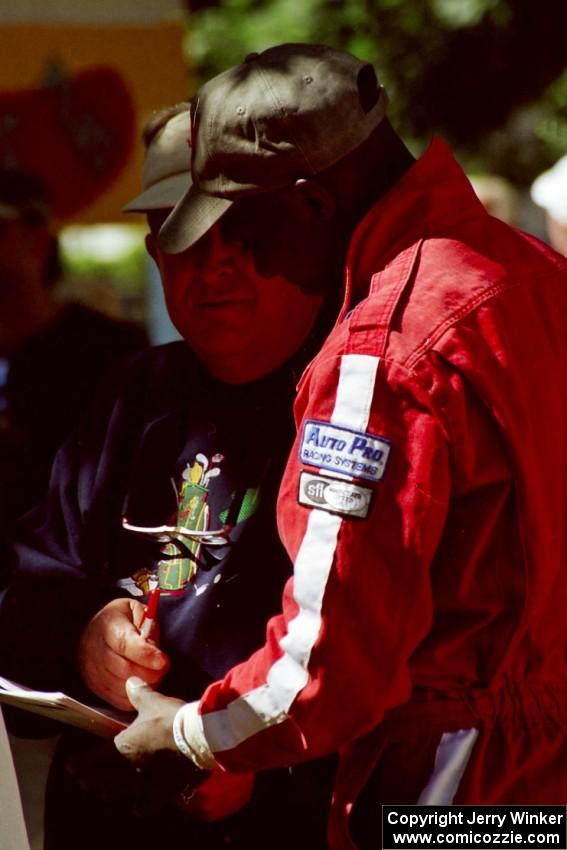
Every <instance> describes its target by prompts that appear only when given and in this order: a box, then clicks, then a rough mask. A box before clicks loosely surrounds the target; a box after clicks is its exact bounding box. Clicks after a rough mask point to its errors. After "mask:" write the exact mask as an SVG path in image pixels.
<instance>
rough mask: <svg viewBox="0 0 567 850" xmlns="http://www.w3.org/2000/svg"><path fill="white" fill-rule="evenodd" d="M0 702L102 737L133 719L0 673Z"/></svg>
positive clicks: (115, 732)
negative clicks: (4, 676)
mask: <svg viewBox="0 0 567 850" xmlns="http://www.w3.org/2000/svg"><path fill="white" fill-rule="evenodd" d="M0 702H3V703H7V704H9V705H13V706H15V707H16V708H21V709H24V710H25V711H31V712H33V713H34V714H41V715H43V716H44V717H50V718H51V719H52V720H59V721H60V722H61V723H67V724H69V725H71V726H78V727H79V728H80V729H85V730H86V731H87V732H92V733H93V734H95V735H100V736H102V737H104V738H113V737H114V736H115V735H117V734H118V732H120V731H121V730H122V729H125V728H126V727H127V726H128V724H129V723H130V721H131V720H132V718H133V716H134V715H133V714H132V715H128V714H126V713H125V712H120V711H115V710H114V709H111V708H102V707H98V706H97V707H95V706H91V705H85V703H82V702H79V701H78V700H76V699H73V697H70V696H67V694H64V693H61V692H60V691H34V690H32V689H31V688H26V687H25V686H24V685H19V684H17V682H12V681H10V679H4V678H3V677H2V676H0Z"/></svg>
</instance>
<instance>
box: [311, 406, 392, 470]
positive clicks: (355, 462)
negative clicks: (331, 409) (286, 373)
mask: <svg viewBox="0 0 567 850" xmlns="http://www.w3.org/2000/svg"><path fill="white" fill-rule="evenodd" d="M390 449H391V446H390V443H389V442H388V441H387V440H385V439H384V438H383V437H378V436H376V435H375V434H369V433H368V432H366V431H354V430H352V429H351V428H341V426H340V425H332V424H331V423H330V422H319V421H318V420H316V419H306V420H305V423H304V426H303V433H302V435H301V443H300V446H299V458H300V460H301V461H302V463H305V464H307V465H308V466H317V467H319V469H327V470H329V471H330V472H337V473H339V474H341V475H350V476H352V477H353V478H364V479H366V480H367V481H381V480H382V478H383V477H384V472H385V470H386V464H387V462H388V457H389V454H390Z"/></svg>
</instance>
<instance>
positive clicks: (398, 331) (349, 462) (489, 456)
mask: <svg viewBox="0 0 567 850" xmlns="http://www.w3.org/2000/svg"><path fill="white" fill-rule="evenodd" d="M566 271H567V263H566V262H565V261H564V260H563V258H561V257H559V256H558V255H557V254H555V253H554V252H553V251H551V250H550V249H548V248H547V247H546V246H544V245H543V244H541V243H539V242H538V241H537V240H536V239H534V238H532V237H528V236H526V235H525V234H523V233H521V232H519V231H515V230H513V229H511V228H509V227H508V226H506V225H505V224H503V223H502V222H499V221H497V220H496V219H494V218H492V217H490V216H489V215H488V214H487V213H486V212H485V210H484V209H483V207H482V206H481V204H480V202H479V201H478V200H477V198H476V196H475V195H474V193H473V190H472V188H471V187H470V184H469V183H468V181H467V180H466V178H465V176H464V175H463V173H462V171H461V170H460V168H459V166H458V165H457V163H456V162H455V161H454V159H453V158H452V156H451V154H450V153H449V151H448V150H447V149H446V147H445V145H444V144H443V143H442V142H440V141H435V142H434V143H433V145H432V146H431V148H430V149H429V150H428V152H427V153H426V154H425V155H424V156H423V157H422V158H421V159H420V160H418V162H417V163H416V164H415V165H414V166H413V167H412V168H411V169H410V170H409V171H408V172H407V173H406V174H405V175H404V177H403V178H402V179H401V180H400V181H399V182H398V183H397V184H396V185H395V187H394V188H393V189H392V190H391V191H390V192H389V193H388V194H387V195H386V196H384V197H383V198H382V199H381V200H380V201H379V202H378V203H377V204H376V205H375V206H374V207H373V208H372V209H371V210H370V212H369V213H368V214H367V215H366V217H365V218H364V219H363V220H362V221H361V222H360V224H359V226H358V228H357V230H356V232H355V234H354V237H353V240H352V243H351V246H350V249H349V254H348V258H347V267H346V300H345V306H344V308H343V310H342V313H341V316H340V317H339V320H338V322H337V324H336V326H335V328H334V330H333V331H332V332H331V334H330V336H329V337H328V339H327V341H326V343H325V345H324V346H323V348H322V350H321V351H320V353H319V354H318V356H317V357H316V359H315V360H314V361H313V362H312V363H311V365H310V366H309V367H308V369H307V371H306V372H305V373H304V375H303V377H302V379H301V383H300V385H299V390H298V396H297V401H296V407H295V415H296V420H297V424H298V435H297V440H296V443H295V447H294V450H293V453H292V455H291V457H290V460H289V462H288V466H287V469H286V472H285V476H284V479H283V483H282V486H281V492H280V499H279V528H280V533H281V537H282V539H283V541H284V544H285V546H286V548H287V550H288V552H289V553H290V555H291V557H292V559H293V560H294V565H295V567H294V577H293V578H292V579H291V580H290V581H289V583H288V585H287V587H286V591H285V594H284V599H283V611H282V614H281V615H280V616H277V617H275V618H274V619H272V620H271V621H270V623H269V624H268V629H267V638H266V643H265V645H264V646H263V648H261V649H260V650H259V651H257V652H256V653H255V654H254V655H252V656H251V657H250V658H249V660H247V661H246V662H244V663H242V664H240V665H238V666H236V667H234V668H233V669H232V670H231V671H230V672H229V673H228V675H227V676H226V677H225V678H224V679H223V680H222V681H219V682H217V683H215V684H213V685H211V686H210V687H209V688H208V690H207V691H206V692H205V694H204V697H203V699H202V700H201V703H200V706H199V712H200V717H198V718H197V720H196V721H195V717H197V715H196V714H195V709H194V708H193V715H192V717H193V720H191V712H188V713H187V718H186V720H185V733H186V736H187V737H188V739H189V740H191V736H192V735H193V737H194V740H195V741H196V742H197V739H198V737H199V735H200V734H201V733H202V735H204V739H203V738H201V740H200V746H201V749H203V748H206V747H208V748H210V751H211V752H212V753H213V755H214V757H215V759H216V760H217V761H218V762H220V763H221V764H222V765H223V766H225V767H226V768H227V769H229V770H248V769H253V770H257V769H261V768H268V767H274V766H276V765H284V764H291V763H293V762H297V761H300V760H302V759H306V758H310V757H314V756H319V755H320V754H322V753H327V752H330V751H333V750H338V751H339V753H340V757H341V761H340V767H339V773H338V776H337V783H336V789H335V800H334V813H333V815H332V818H331V829H330V842H331V846H332V847H333V848H347V847H352V846H354V845H352V843H351V840H350V839H349V837H348V833H347V829H346V815H348V813H349V812H350V809H351V806H352V802H353V800H354V799H355V797H356V795H357V793H358V792H359V790H360V788H361V787H362V786H363V784H364V783H365V782H366V780H367V778H368V776H369V775H370V774H371V773H372V772H373V777H374V779H373V782H374V784H373V788H374V789H375V794H376V799H375V805H376V812H377V814H376V817H377V818H378V816H379V815H378V812H379V804H380V803H384V802H393V803H402V802H406V803H416V802H419V803H437V804H443V803H451V802H459V803H475V804H482V803H492V804H497V803H516V804H522V803H542V804H543V803H549V804H551V803H557V804H560V803H565V802H566V801H567V770H566V769H565V765H566V764H567V736H566V730H567V672H566V670H565V656H566V651H567V616H566V611H567V575H566V569H567V546H566V535H567V515H566V513H567V511H566V506H567V493H566V486H567V473H566V463H567V392H566V390H567V275H566ZM361 290H363V291H364V293H365V297H362V298H360V296H359V297H358V300H357V298H356V296H357V293H360V292H361ZM353 302H354V303H355V306H354V308H353V309H351V304H352V303H353ZM199 725H200V730H199V729H198V727H199ZM195 746H196V747H197V743H195Z"/></svg>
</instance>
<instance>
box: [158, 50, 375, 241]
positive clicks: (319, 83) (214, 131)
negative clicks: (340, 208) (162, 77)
mask: <svg viewBox="0 0 567 850" xmlns="http://www.w3.org/2000/svg"><path fill="white" fill-rule="evenodd" d="M386 104H387V97H386V93H385V90H384V88H383V86H381V85H380V84H379V83H378V80H377V78H376V74H375V71H374V68H373V67H372V65H369V64H368V63H365V62H361V61H360V60H359V59H356V58H355V57H354V56H351V55H350V54H348V53H344V52H343V51H340V50H335V49H333V48H330V47H325V46H324V45H320V44H283V45H280V46H278V47H272V48H269V49H268V50H265V51H264V52H263V53H252V54H251V55H249V56H247V57H246V59H245V60H244V62H242V63H241V64H240V65H237V66H235V67H234V68H231V69H230V70H228V71H225V72H224V73H222V74H219V75H218V76H217V77H214V78H213V79H212V80H209V82H207V83H205V85H204V86H202V87H201V89H200V90H199V91H198V93H197V95H196V97H195V98H194V100H193V107H192V128H191V134H192V136H193V160H192V173H193V183H194V185H193V186H192V187H191V188H190V189H189V190H188V191H187V192H186V193H185V194H184V196H183V197H182V198H181V200H180V201H179V203H177V205H176V206H175V208H174V209H173V211H172V213H171V214H170V215H169V216H168V218H167V219H166V221H165V222H164V224H163V225H162V228H161V230H160V233H159V236H158V240H159V243H160V245H161V247H162V248H163V249H164V250H165V251H167V252H169V253H174V254H175V253H178V252H180V251H184V250H185V249H187V248H189V247H190V246H191V245H193V244H194V243H195V242H196V241H197V240H198V239H200V238H201V236H203V235H204V234H205V233H206V232H207V230H209V228H211V227H212V225H213V224H214V223H215V222H216V221H217V220H218V219H219V218H220V217H221V216H222V215H223V214H224V213H225V212H226V211H227V210H228V209H229V208H230V206H231V205H232V204H233V203H234V201H236V200H238V199H239V198H242V197H244V196H246V195H251V194H255V193H259V192H270V191H274V190H276V189H281V188H283V187H285V186H289V185H291V184H292V183H293V182H294V181H295V180H298V179H300V178H308V177H311V176H313V175H316V174H319V173H321V172H322V171H324V170H325V169H327V168H329V167H330V166H331V165H333V164H334V163H335V162H338V161H339V160H340V159H342V158H343V157H345V156H346V155H347V154H348V153H350V152H351V151H353V150H355V149H356V148H357V147H359V146H360V145H361V144H362V143H363V142H364V141H365V140H366V139H367V138H368V136H369V135H370V133H371V132H372V131H373V130H374V128H375V127H377V126H378V124H379V123H380V122H381V121H382V119H383V118H384V116H385V114H386ZM187 133H189V127H187Z"/></svg>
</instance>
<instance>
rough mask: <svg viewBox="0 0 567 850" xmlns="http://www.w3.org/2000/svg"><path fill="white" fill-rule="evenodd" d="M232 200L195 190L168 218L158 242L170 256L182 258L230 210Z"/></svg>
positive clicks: (192, 187) (181, 201)
mask: <svg viewBox="0 0 567 850" xmlns="http://www.w3.org/2000/svg"><path fill="white" fill-rule="evenodd" d="M233 203H234V202H233V201H231V200H230V199H229V198H218V197H217V196H216V195H208V194H206V193H205V192H201V191H199V189H196V188H195V186H191V188H190V189H189V191H188V192H187V193H186V194H185V196H184V197H183V198H182V199H181V200H180V201H179V203H178V204H177V206H176V207H175V208H174V209H173V210H172V212H171V213H170V214H169V216H168V217H167V218H166V220H165V221H164V223H163V224H162V226H161V229H160V231H159V234H158V237H157V241H158V244H159V246H160V248H162V249H163V250H164V251H165V252H166V253H167V254H179V253H180V252H181V251H186V250H187V248H190V247H191V245H194V244H195V242H197V241H198V240H199V239H200V238H201V236H204V235H205V233H206V232H207V231H208V230H210V229H211V227H212V226H213V225H214V224H215V223H216V222H217V221H218V220H219V218H221V216H223V215H224V214H225V212H226V211H227V210H228V209H230V207H231V206H232V204H233Z"/></svg>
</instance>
